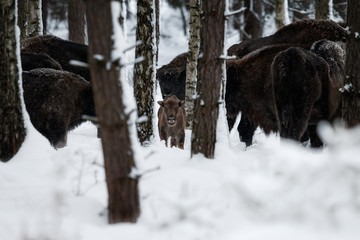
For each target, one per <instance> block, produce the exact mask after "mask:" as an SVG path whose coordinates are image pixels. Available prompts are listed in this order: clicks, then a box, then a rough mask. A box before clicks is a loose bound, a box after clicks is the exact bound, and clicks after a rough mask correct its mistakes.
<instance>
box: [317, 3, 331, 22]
mask: <svg viewBox="0 0 360 240" xmlns="http://www.w3.org/2000/svg"><path fill="white" fill-rule="evenodd" d="M329 1H330V0H315V18H316V19H329V18H330V8H329Z"/></svg>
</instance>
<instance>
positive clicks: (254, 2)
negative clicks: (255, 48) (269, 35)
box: [244, 0, 263, 40]
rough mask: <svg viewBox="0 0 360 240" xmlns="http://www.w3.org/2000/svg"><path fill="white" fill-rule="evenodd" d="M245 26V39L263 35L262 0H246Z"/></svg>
mask: <svg viewBox="0 0 360 240" xmlns="http://www.w3.org/2000/svg"><path fill="white" fill-rule="evenodd" d="M245 7H246V10H245V27H244V30H245V32H246V34H244V39H245V40H249V39H255V38H259V37H262V30H263V29H262V27H263V19H262V16H263V3H262V0H245Z"/></svg>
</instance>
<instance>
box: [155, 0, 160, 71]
mask: <svg viewBox="0 0 360 240" xmlns="http://www.w3.org/2000/svg"><path fill="white" fill-rule="evenodd" d="M155 15H156V21H155V23H156V27H155V29H156V34H155V38H156V53H155V55H156V66H157V65H158V62H159V43H160V3H159V0H155Z"/></svg>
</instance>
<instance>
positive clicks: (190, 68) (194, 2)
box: [185, 0, 201, 129]
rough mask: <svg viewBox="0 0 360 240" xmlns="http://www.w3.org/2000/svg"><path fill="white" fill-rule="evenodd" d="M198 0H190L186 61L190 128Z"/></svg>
mask: <svg viewBox="0 0 360 240" xmlns="http://www.w3.org/2000/svg"><path fill="white" fill-rule="evenodd" d="M200 30H201V25H200V0H190V39H189V51H188V55H187V63H186V84H185V111H186V128H187V129H191V128H192V121H193V110H194V96H195V93H196V82H197V81H196V79H197V61H198V56H199V47H200Z"/></svg>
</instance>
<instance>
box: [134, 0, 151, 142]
mask: <svg viewBox="0 0 360 240" xmlns="http://www.w3.org/2000/svg"><path fill="white" fill-rule="evenodd" d="M137 9H138V10H137V29H136V41H142V44H141V45H139V46H137V47H136V50H135V57H136V58H139V57H145V60H144V61H142V62H140V63H138V64H135V69H134V93H135V98H136V104H137V109H138V116H139V119H140V122H139V123H138V124H137V130H138V137H139V140H140V143H141V144H142V145H143V146H147V145H148V144H149V143H150V140H151V138H152V136H153V124H152V120H153V105H154V96H153V93H154V82H155V79H154V77H155V72H154V71H155V67H154V66H155V46H154V43H155V40H154V35H155V33H154V31H155V28H154V27H155V26H154V25H153V22H154V8H153V0H139V1H138V2H137Z"/></svg>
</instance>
